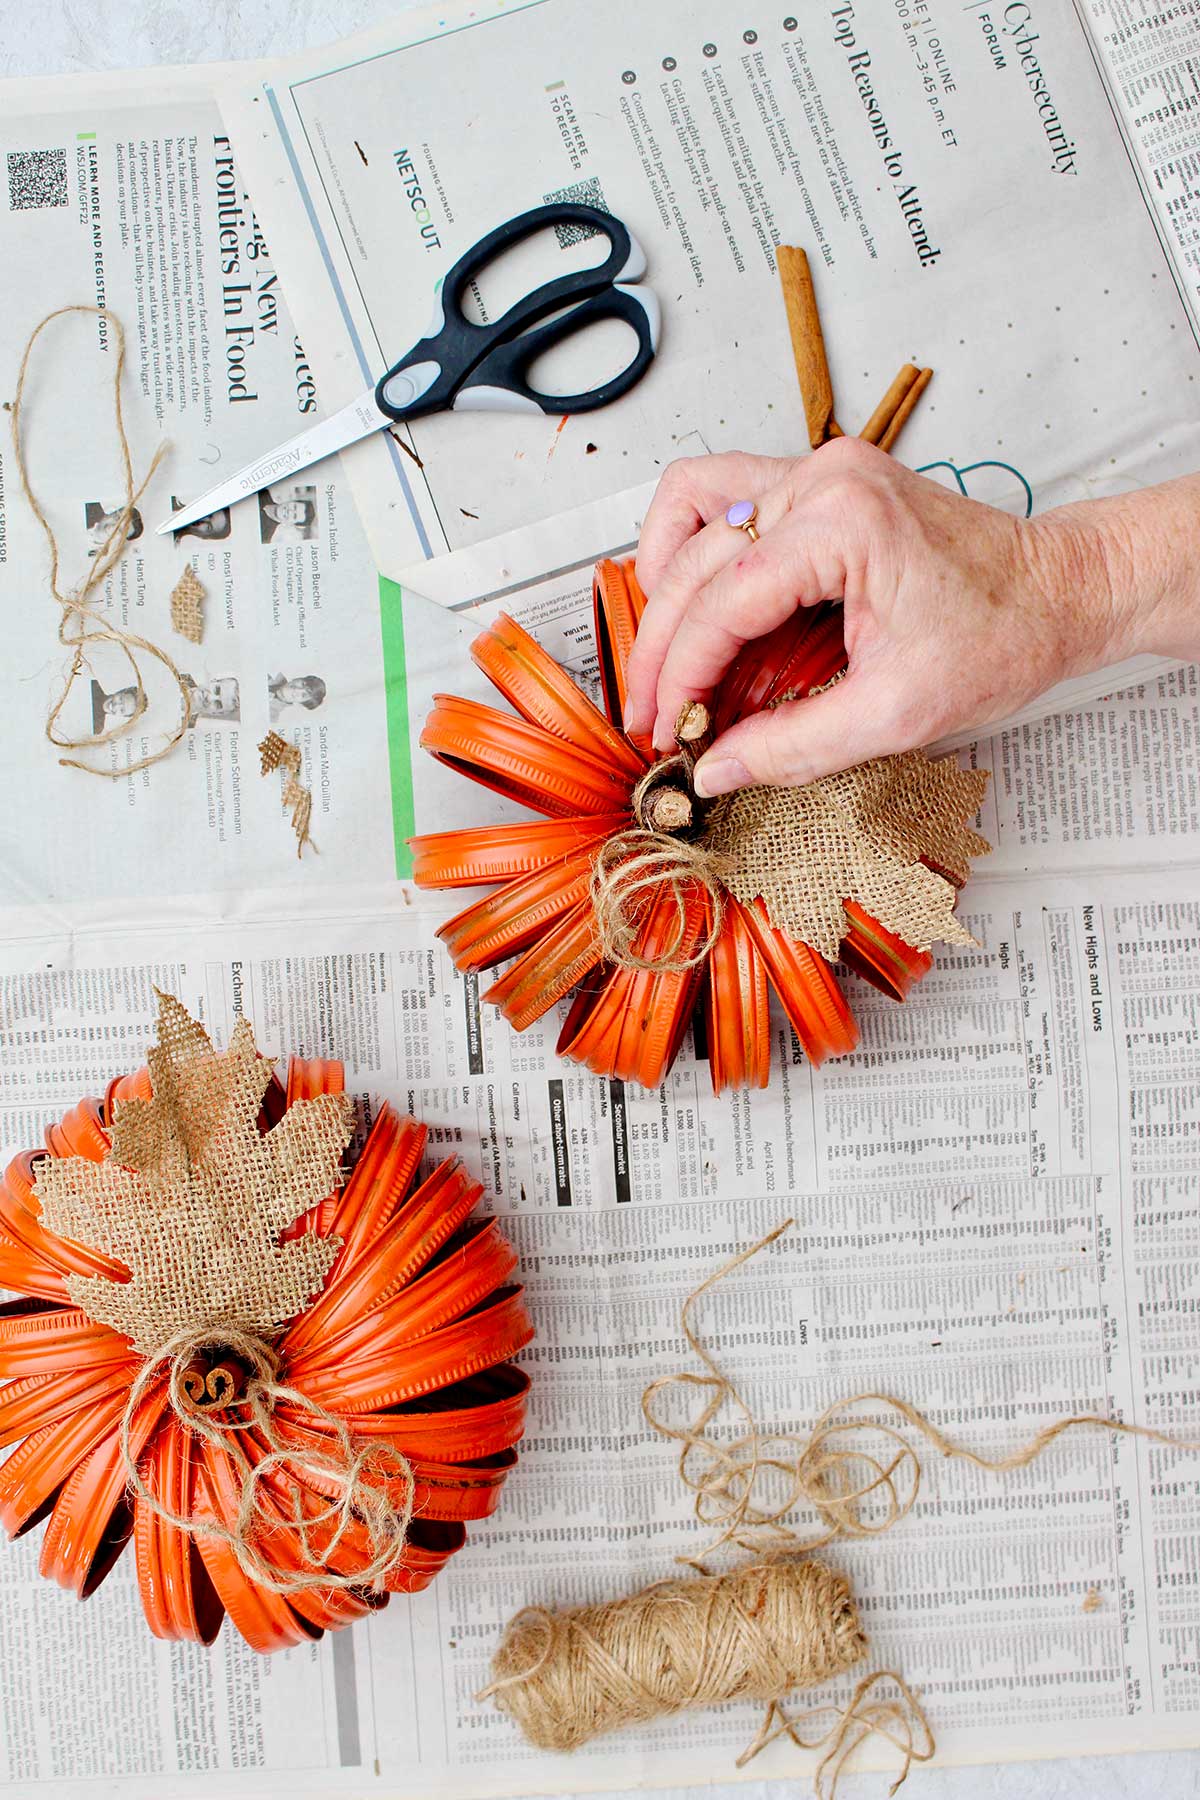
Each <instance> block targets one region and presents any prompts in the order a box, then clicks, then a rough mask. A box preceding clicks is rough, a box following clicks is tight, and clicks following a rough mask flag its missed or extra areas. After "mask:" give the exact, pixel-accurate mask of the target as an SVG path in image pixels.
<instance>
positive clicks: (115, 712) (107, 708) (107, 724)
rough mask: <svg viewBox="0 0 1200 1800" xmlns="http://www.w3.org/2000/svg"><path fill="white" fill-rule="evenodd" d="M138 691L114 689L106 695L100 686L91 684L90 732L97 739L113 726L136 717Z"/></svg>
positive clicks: (95, 683) (128, 688)
mask: <svg viewBox="0 0 1200 1800" xmlns="http://www.w3.org/2000/svg"><path fill="white" fill-rule="evenodd" d="M137 698H138V691H137V688H136V687H119V688H114V689H113V690H112V692H111V693H106V692H105V690H104V688H103V686H102V684H101V683H100V682H98V681H93V682H92V730H93V732H94V733H95V734H96V736H97V737H100V736H101V735H102V733H104V732H106V731H111V730H112V728H113V726H114V725H123V724H124V723H125V722H126V721H127V720H129V719H132V718H135V717H136V716H137Z"/></svg>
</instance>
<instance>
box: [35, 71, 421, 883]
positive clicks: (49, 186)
mask: <svg viewBox="0 0 1200 1800" xmlns="http://www.w3.org/2000/svg"><path fill="white" fill-rule="evenodd" d="M239 73H241V72H239ZM215 80H219V71H218V72H217V75H216V76H215V77H214V75H213V73H212V72H211V71H205V72H203V73H201V72H199V71H187V70H179V71H170V72H161V71H154V72H153V73H151V74H143V75H134V76H128V77H124V78H122V79H121V80H120V81H116V82H114V81H112V80H111V79H110V80H109V81H108V82H107V83H105V82H92V81H82V82H80V81H66V82H62V81H58V82H49V81H45V82H20V83H9V84H6V85H5V86H4V88H3V89H2V90H0V152H2V158H0V160H2V162H3V167H4V171H5V174H6V176H7V202H8V210H7V211H6V213H5V215H4V217H5V238H4V243H5V256H4V260H3V265H2V266H0V297H2V300H3V306H4V315H5V320H6V344H7V351H6V354H5V359H4V360H5V382H6V390H5V391H6V393H11V391H12V386H11V384H13V383H14V382H15V375H16V359H17V357H18V356H19V354H20V350H21V347H22V346H23V345H24V343H25V341H26V339H27V337H28V335H29V333H30V332H31V331H32V330H33V328H34V327H35V326H36V325H37V323H38V322H39V320H41V319H42V318H43V317H45V315H46V314H47V313H49V312H51V311H53V310H54V309H55V308H56V307H57V306H60V305H63V304H70V303H73V302H80V303H83V304H89V303H90V304H95V305H99V306H102V307H104V308H106V309H107V311H108V312H109V313H111V314H112V315H113V316H114V317H115V318H116V319H117V320H119V321H120V323H121V324H122V325H123V327H124V329H125V332H126V337H127V344H128V362H127V367H126V377H125V383H124V391H123V401H124V406H125V417H126V421H127V424H128V428H129V435H130V440H131V445H132V450H133V460H134V468H135V471H136V478H137V479H138V480H140V479H141V477H142V475H143V474H144V472H145V470H146V469H147V468H148V466H149V463H150V459H151V456H152V455H153V452H154V450H155V449H156V448H157V447H158V446H159V445H160V444H162V443H163V442H164V441H165V442H166V444H167V445H168V449H167V454H166V457H165V460H164V463H163V466H162V470H161V472H160V474H159V475H158V476H156V478H155V480H154V481H153V482H152V484H151V486H150V487H149V489H148V490H147V492H146V494H145V496H144V497H143V499H142V500H141V501H140V502H139V505H138V507H137V509H136V511H135V514H134V517H133V527H132V530H131V533H130V536H131V540H132V541H131V542H130V544H129V548H128V550H127V552H126V554H125V556H124V558H123V560H122V561H121V563H120V564H119V566H118V567H117V568H116V569H115V570H114V571H113V573H112V574H111V575H110V576H109V577H108V580H107V582H106V584H105V592H104V594H103V596H102V605H103V609H104V610H105V611H106V612H108V613H110V614H111V615H112V616H114V617H115V618H116V620H117V621H118V623H120V624H121V625H122V626H123V627H124V628H125V629H127V630H133V631H136V632H138V633H140V634H142V635H143V636H145V637H147V638H149V639H150V640H151V641H152V642H153V643H155V644H158V645H160V646H162V648H163V649H165V650H166V651H167V652H168V654H169V655H170V656H171V657H172V658H173V660H174V661H175V662H176V664H177V666H178V667H179V668H180V670H181V671H182V672H183V674H184V675H185V677H186V679H187V684H188V695H189V702H188V730H187V734H186V740H185V743H184V745H183V746H182V748H181V750H180V751H179V752H177V753H176V754H174V755H173V756H171V757H170V758H169V759H168V760H167V761H165V762H163V763H161V764H159V765H157V766H155V767H153V768H151V769H148V770H146V771H144V772H142V773H138V774H134V775H131V776H130V777H129V778H128V779H126V780H117V781H113V780H109V779H102V780H96V779H89V777H87V776H86V775H81V774H79V773H78V772H76V771H74V770H67V769H62V768H60V767H59V766H58V763H57V760H56V756H55V753H54V752H53V751H52V749H51V747H50V746H49V745H48V744H47V742H46V739H45V723H46V715H47V711H48V708H49V706H50V704H51V702H52V700H54V699H56V698H57V697H58V695H59V693H60V692H61V688H62V680H63V676H64V674H65V668H66V660H67V659H66V657H65V655H64V653H63V652H62V651H58V650H56V646H55V643H54V632H55V630H56V628H57V624H58V609H57V608H56V606H55V605H54V602H53V600H52V599H51V597H50V594H49V589H48V582H47V580H46V578H45V576H44V575H43V573H42V571H43V570H44V569H45V566H46V555H45V543H44V540H43V537H42V534H41V531H40V528H39V527H38V525H37V523H36V521H35V520H34V518H33V516H32V514H31V512H30V510H29V508H28V507H27V506H26V505H25V503H24V501H23V500H22V498H21V496H20V493H19V487H18V480H17V473H16V469H15V466H14V459H13V455H12V449H11V445H10V442H9V438H8V432H7V429H6V430H5V433H4V440H3V442H0V607H2V608H3V612H4V616H5V618H6V619H8V620H9V621H10V624H9V626H8V638H7V644H6V653H5V666H6V670H9V671H11V676H12V679H11V680H9V681H8V683H7V684H6V691H5V720H6V733H5V764H6V774H7V779H8V783H9V792H10V794H23V795H24V796H26V804H24V805H23V806H20V807H18V808H12V807H10V808H9V809H7V816H6V818H5V820H4V822H3V824H0V832H2V833H3V838H4V847H5V853H6V863H7V870H6V874H7V878H8V881H9V883H10V884H11V885H10V891H14V890H15V891H16V892H17V893H19V894H22V895H23V896H24V897H27V898H28V899H29V900H30V901H31V902H38V901H50V902H57V901H59V900H61V899H66V898H68V897H69V896H72V895H77V896H78V895H94V896H97V897H98V896H100V895H104V896H105V897H108V898H121V897H124V896H126V895H128V894H129V893H130V892H131V891H133V890H134V889H135V888H136V889H138V890H139V891H142V892H154V893H158V894H162V895H180V894H188V893H193V892H197V891H201V892H204V893H205V894H209V893H212V892H215V891H218V890H227V891H232V890H236V889H239V888H241V887H242V886H244V884H245V883H246V882H253V883H269V884H271V885H278V886H281V887H286V886H288V885H291V884H297V883H304V884H311V882H312V879H313V877H312V874H311V872H310V870H309V869H307V868H304V867H302V866H301V865H300V862H299V860H298V858H297V855H296V842H295V838H294V837H293V836H292V834H291V832H290V828H289V825H288V821H287V819H286V818H285V817H284V816H283V814H282V812H281V806H280V780H279V777H278V776H276V777H274V778H273V779H271V780H270V781H264V780H262V779H261V777H260V775H259V758H258V752H257V749H256V745H257V744H258V742H259V740H260V739H261V738H262V737H263V736H264V735H265V734H266V732H267V731H268V730H271V729H275V730H278V731H280V732H282V733H283V735H284V736H285V737H287V738H288V739H289V740H290V741H292V742H293V743H296V744H297V745H298V746H299V747H300V749H301V751H302V754H303V770H302V773H301V780H302V781H303V782H304V784H305V785H306V786H307V787H308V788H310V790H311V791H312V794H313V815H312V836H313V840H314V842H315V843H316V846H317V849H318V851H319V853H320V855H321V857H322V858H323V861H322V864H321V868H322V872H324V870H325V869H326V868H328V870H329V875H328V876H327V877H326V879H330V878H332V876H333V871H334V870H335V869H336V867H337V866H338V865H339V864H345V865H349V866H352V867H354V868H355V869H356V871H357V872H358V874H359V875H360V876H362V877H365V878H367V879H371V878H383V877H386V876H387V875H388V874H389V873H390V872H391V865H390V862H389V860H388V856H387V851H386V845H387V841H388V836H389V833H388V830H387V793H388V770H387V731H386V725H385V715H386V705H387V701H386V696H385V692H384V686H383V683H382V682H381V681H380V680H379V679H378V671H379V668H380V662H381V640H380V617H379V608H378V604H377V597H376V596H377V586H376V577H375V572H374V565H373V562H372V560H371V556H370V553H369V550H368V548H367V543H366V538H365V535H364V533H363V529H362V526H361V524H360V523H359V519H358V515H357V512H356V510H355V507H354V504H353V501H352V499H351V497H350V494H349V492H348V490H347V487H346V483H345V480H344V477H343V476H342V473H341V471H340V469H339V467H338V465H337V463H336V461H334V462H328V463H325V464H323V465H322V466H321V467H320V468H319V469H314V470H312V471H310V472H305V473H304V474H302V475H301V476H300V477H298V478H297V480H296V481H294V482H286V483H282V484H280V483H277V484H276V485H275V487H273V488H270V489H264V490H263V491H262V492H261V493H260V494H259V495H258V496H257V498H256V499H255V500H251V501H248V502H246V503H244V504H243V505H242V506H241V507H238V508H233V509H223V510H222V511H221V512H219V513H217V514H215V515H214V516H213V517H212V518H210V519H205V520H201V521H199V522H198V523H197V524H195V525H191V526H188V527H186V528H185V529H184V530H183V531H181V532H180V533H178V534H174V533H167V534H165V535H163V536H159V535H157V534H156V530H155V528H156V526H158V525H159V524H160V523H161V521H162V520H163V519H165V518H167V517H169V515H170V513H171V511H172V510H173V509H178V508H179V507H182V506H183V505H184V504H186V503H187V502H188V501H190V500H191V499H192V498H193V497H194V496H195V495H196V494H197V493H198V492H200V491H202V490H203V489H204V488H206V487H208V486H210V485H211V484H212V482H213V481H214V479H215V478H217V477H218V476H219V475H220V473H221V471H222V470H224V471H226V472H228V471H229V470H230V469H233V468H237V467H239V466H241V464H242V463H244V462H245V461H246V460H248V459H249V458H250V457H251V456H253V455H254V453H255V451H256V449H257V448H258V447H260V446H261V445H263V444H264V443H273V442H275V441H276V440H277V439H279V438H281V437H286V436H289V435H291V434H292V433H294V432H295V431H297V430H299V429H300V428H301V426H302V424H303V422H304V420H305V419H307V418H312V417H314V416H317V415H316V409H317V408H318V406H319V405H320V404H321V397H320V391H319V388H318V385H317V381H316V377H315V376H314V373H313V368H312V364H311V362H310V360H309V358H308V356H307V354H306V352H305V349H304V347H303V345H302V343H301V341H300V339H299V338H298V337H297V335H296V330H295V326H294V324H293V322H292V318H291V315H290V313H289V311H288V308H287V305H286V303H285V301H284V299H283V296H282V293H281V290H280V284H279V277H278V273H277V271H276V268H275V264H274V261H273V259H272V256H271V249H270V244H269V242H268V240H267V238H266V236H265V235H264V232H263V229H262V226H261V223H260V222H259V220H258V218H257V216H256V213H255V210H254V207H253V205H252V203H251V201H250V198H249V196H248V194H247V192H246V189H245V185H244V183H243V180H242V176H241V171H240V168H239V165H238V161H237V158H236V155H235V151H234V148H233V146H232V144H231V142H230V139H229V136H228V134H227V130H226V127H225V125H224V123H223V120H222V118H221V114H220V112H219V111H218V109H217V105H216V101H215V98H214V81H215ZM115 354H116V342H115V336H114V333H113V331H112V329H111V327H110V325H109V323H108V320H107V319H106V318H98V319H94V318H87V317H80V318H73V319H66V320H59V321H56V322H55V323H54V324H52V325H50V326H49V327H48V328H47V331H46V333H45V335H44V336H43V337H42V339H41V340H40V342H39V344H38V345H37V346H36V347H35V349H34V352H33V356H34V361H33V362H32V364H31V368H30V382H29V386H28V388H27V391H26V407H25V418H26V432H25V436H26V456H27V462H28V467H29V474H30V479H31V481H32V482H33V484H34V487H35V489H36V491H37V492H38V494H39V496H40V498H41V500H42V501H43V503H44V505H45V507H46V510H47V512H48V516H49V518H50V521H51V524H52V526H53V528H54V530H55V533H56V535H57V537H58V538H59V541H60V542H61V544H62V545H63V550H64V566H63V569H62V571H61V575H62V581H61V585H62V587H63V588H64V590H65V589H66V588H68V587H70V586H71V585H73V584H74V583H75V582H76V581H78V579H79V578H80V576H81V575H82V574H84V573H85V572H86V570H87V567H88V558H89V557H90V556H92V555H93V554H95V552H96V550H97V547H98V546H99V545H100V544H101V543H102V542H103V540H104V538H105V536H106V535H107V533H108V531H109V530H110V529H111V526H112V523H113V522H114V517H115V515H116V513H117V512H118V511H119V508H120V505H121V501H122V496H123V485H122V477H121V466H120V450H119V442H118V438H117V435H116V428H115V424H114V422H113V386H112V384H113V362H114V358H115ZM188 566H190V567H191V568H192V569H194V570H195V572H196V574H197V576H198V577H199V580H200V582H201V584H202V585H203V587H204V589H205V598H204V600H203V602H202V619H203V636H202V640H201V642H200V643H199V644H195V643H191V642H189V641H188V639H187V638H185V637H183V636H181V635H179V634H178V633H177V632H175V631H174V630H173V629H172V626H171V617H170V607H169V596H170V593H171V590H172V589H173V587H174V586H175V584H176V582H177V581H178V579H179V577H180V576H181V574H182V573H183V571H184V569H185V568H187V567H188ZM35 572H36V574H35ZM140 662H141V667H142V670H143V675H144V679H145V683H146V688H147V692H148V697H149V707H148V710H147V712H146V714H145V715H144V718H143V720H142V721H141V722H140V723H141V724H142V725H144V727H145V729H144V730H142V729H138V730H136V731H135V732H133V733H131V734H130V735H129V736H126V737H123V738H120V739H117V740H116V741H114V742H112V743H110V744H109V745H107V746H104V747H102V748H100V749H98V750H96V751H94V752H91V753H90V760H92V761H93V762H94V763H95V764H96V765H97V766H99V767H100V768H102V769H119V768H121V767H123V766H127V765H128V764H129V763H130V762H132V761H135V760H137V759H138V758H140V757H141V756H143V755H145V754H146V753H147V752H148V751H150V750H153V749H154V748H155V747H156V746H157V745H160V744H162V743H163V742H164V741H165V740H166V738H167V736H168V735H169V733H170V732H171V730H172V729H173V728H174V726H175V725H176V723H177V721H178V719H179V717H180V708H181V700H180V695H179V691H178V688H177V685H176V683H175V682H174V681H173V680H172V679H171V677H170V675H169V674H168V673H167V671H166V670H165V669H163V668H162V666H161V665H159V664H158V663H156V662H155V661H154V660H152V659H151V658H150V657H148V656H145V655H143V656H142V657H141V658H140ZM135 699H136V685H135V682H134V677H133V671H132V670H131V668H130V665H129V663H128V662H127V660H126V658H125V657H124V655H123V654H122V653H121V652H120V651H119V650H118V649H117V648H116V647H115V646H112V645H109V646H106V647H105V648H103V649H102V650H98V651H97V652H96V653H95V655H94V657H93V666H92V669H91V670H90V672H89V674H88V675H87V676H86V677H85V678H83V679H81V680H79V681H77V682H76V683H75V687H74V690H73V692H72V695H71V697H70V699H69V701H68V704H67V706H66V708H65V709H64V711H63V713H62V715H61V718H60V720H59V730H60V731H61V732H66V733H69V734H72V735H76V736H84V735H87V734H90V733H92V732H93V731H95V732H97V733H98V732H100V731H102V730H106V729H109V728H111V727H112V726H114V725H117V724H119V723H120V722H122V721H123V720H124V719H125V718H126V717H128V715H129V712H130V710H131V709H132V706H133V704H134V702H135ZM164 827H167V828H166V829H164ZM306 854H307V855H309V856H310V857H311V855H312V853H311V852H308V853H306Z"/></svg>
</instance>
